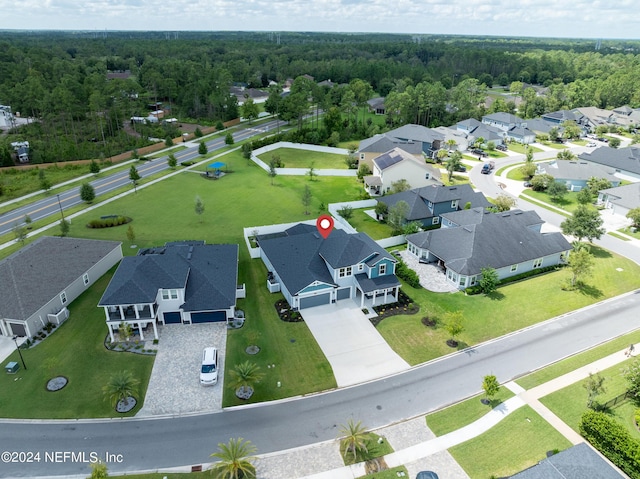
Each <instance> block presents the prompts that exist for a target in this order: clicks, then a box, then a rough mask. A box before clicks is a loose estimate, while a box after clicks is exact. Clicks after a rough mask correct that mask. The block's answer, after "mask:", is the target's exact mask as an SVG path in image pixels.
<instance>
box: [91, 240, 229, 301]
mask: <svg viewBox="0 0 640 479" xmlns="http://www.w3.org/2000/svg"><path fill="white" fill-rule="evenodd" d="M237 276H238V245H205V244H202V243H200V244H198V243H197V242H182V243H179V242H178V243H167V245H166V246H165V247H163V248H152V249H149V250H143V251H140V252H139V254H138V256H129V257H126V258H124V259H123V260H122V262H121V263H120V266H118V269H117V271H116V273H115V274H114V275H113V278H112V279H111V282H110V283H109V286H108V287H107V289H106V291H105V292H104V294H103V295H102V299H100V303H99V306H109V305H119V304H137V303H152V302H153V301H155V299H156V296H157V295H158V290H160V289H182V288H185V303H184V304H183V305H182V306H181V307H182V309H184V310H185V311H211V310H219V309H228V308H230V307H231V306H234V305H235V304H236V300H235V297H236V296H235V295H236V283H237Z"/></svg>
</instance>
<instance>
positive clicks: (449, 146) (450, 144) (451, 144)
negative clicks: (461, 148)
mask: <svg viewBox="0 0 640 479" xmlns="http://www.w3.org/2000/svg"><path fill="white" fill-rule="evenodd" d="M444 144H445V145H447V149H449V150H454V149H455V148H456V146H458V142H457V141H456V140H454V139H453V138H449V139H448V140H447V141H445V142H444Z"/></svg>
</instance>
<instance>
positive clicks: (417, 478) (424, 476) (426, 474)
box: [416, 471, 439, 479]
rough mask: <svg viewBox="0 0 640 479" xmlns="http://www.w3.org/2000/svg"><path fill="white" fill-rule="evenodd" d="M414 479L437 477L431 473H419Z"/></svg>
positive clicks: (436, 478) (432, 478)
mask: <svg viewBox="0 0 640 479" xmlns="http://www.w3.org/2000/svg"><path fill="white" fill-rule="evenodd" d="M416 479H439V478H438V475H437V474H436V473H435V472H433V471H420V472H419V473H418V475H417V476H416Z"/></svg>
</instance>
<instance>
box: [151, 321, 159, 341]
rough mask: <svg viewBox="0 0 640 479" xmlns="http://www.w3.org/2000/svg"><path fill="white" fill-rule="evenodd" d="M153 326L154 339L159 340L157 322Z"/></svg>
mask: <svg viewBox="0 0 640 479" xmlns="http://www.w3.org/2000/svg"><path fill="white" fill-rule="evenodd" d="M151 324H152V325H153V339H158V328H157V327H156V322H155V320H154V321H153V322H152V323H151Z"/></svg>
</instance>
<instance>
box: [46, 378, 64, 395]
mask: <svg viewBox="0 0 640 479" xmlns="http://www.w3.org/2000/svg"><path fill="white" fill-rule="evenodd" d="M68 383H69V380H68V379H67V378H65V377H64V376H56V377H55V378H52V379H49V381H48V382H47V391H51V392H55V391H60V390H61V389H62V388H63V387H65V386H66V385H67V384H68Z"/></svg>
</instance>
